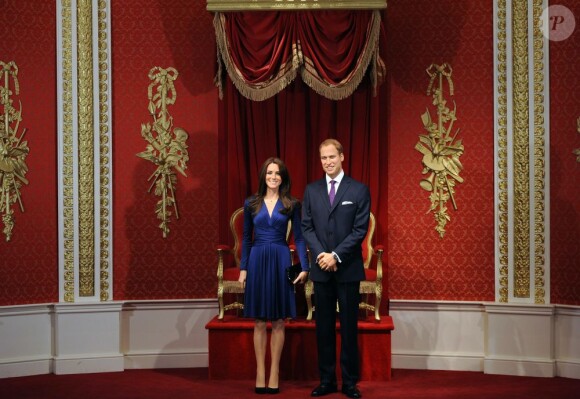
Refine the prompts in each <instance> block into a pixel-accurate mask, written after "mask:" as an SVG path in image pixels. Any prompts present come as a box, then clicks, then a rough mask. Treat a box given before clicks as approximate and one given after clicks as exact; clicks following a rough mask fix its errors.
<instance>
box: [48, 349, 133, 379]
mask: <svg viewBox="0 0 580 399" xmlns="http://www.w3.org/2000/svg"><path fill="white" fill-rule="evenodd" d="M123 366H124V359H123V356H122V355H121V356H119V355H118V354H110V355H107V354H103V355H99V356H94V355H91V356H90V357H89V356H66V357H55V358H54V373H55V374H86V373H105V372H107V373H108V372H115V371H123V370H124V367H123Z"/></svg>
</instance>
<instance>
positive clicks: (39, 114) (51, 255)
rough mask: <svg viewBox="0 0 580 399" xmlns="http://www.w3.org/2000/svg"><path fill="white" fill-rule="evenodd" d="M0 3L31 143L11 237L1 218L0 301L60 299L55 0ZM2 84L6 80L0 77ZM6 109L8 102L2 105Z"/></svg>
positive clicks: (4, 43) (0, 25) (18, 103)
mask: <svg viewBox="0 0 580 399" xmlns="http://www.w3.org/2000/svg"><path fill="white" fill-rule="evenodd" d="M1 4H2V5H1V7H0V10H1V12H0V38H1V40H0V61H2V62H4V63H9V62H10V61H14V62H15V63H16V65H17V67H18V75H17V77H18V83H19V88H20V94H19V95H16V93H14V92H15V87H14V84H13V82H12V81H11V82H10V89H11V90H12V92H13V93H14V94H13V96H12V97H11V98H12V100H13V104H14V107H15V108H16V109H20V110H21V111H22V122H21V123H20V126H19V129H18V136H20V134H22V132H23V129H24V128H26V135H25V136H24V138H23V139H22V140H23V141H27V142H28V147H29V149H30V152H29V155H28V157H27V158H26V163H27V165H28V168H29V170H28V173H27V174H26V179H27V180H28V181H29V184H28V185H23V187H22V188H21V190H20V192H21V195H22V203H23V205H24V213H22V212H21V211H20V209H19V207H17V206H16V207H14V208H13V209H14V217H15V226H14V229H13V235H12V238H11V240H10V242H6V240H5V235H4V233H2V230H3V229H4V224H3V223H2V221H0V306H1V305H14V304H27V303H44V302H55V301H58V235H57V227H58V218H57V178H56V176H57V172H56V170H57V169H56V157H57V156H56V154H57V153H56V142H57V139H56V137H57V136H56V22H55V21H56V3H55V2H54V1H41V2H39V1H35V0H5V1H3V2H2V3H1ZM2 87H4V81H2ZM0 109H1V110H2V111H1V112H3V107H0Z"/></svg>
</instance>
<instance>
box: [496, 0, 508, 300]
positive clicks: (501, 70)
mask: <svg viewBox="0 0 580 399" xmlns="http://www.w3.org/2000/svg"><path fill="white" fill-rule="evenodd" d="M506 21H507V15H506V0H499V1H498V2H497V23H496V30H497V50H496V51H497V60H496V62H497V67H496V76H497V81H496V90H497V100H496V101H497V116H496V118H497V138H496V142H497V144H496V147H497V156H496V160H497V165H496V170H497V174H496V176H497V178H496V179H497V183H496V186H497V210H496V213H497V224H498V227H497V234H498V237H496V242H497V243H498V244H497V245H498V256H499V259H498V261H499V265H498V284H499V288H498V290H497V291H498V294H499V295H498V301H499V302H505V303H507V302H508V296H509V288H508V284H509V227H508V220H509V216H508V208H509V207H508V197H509V192H508V97H507V31H506Z"/></svg>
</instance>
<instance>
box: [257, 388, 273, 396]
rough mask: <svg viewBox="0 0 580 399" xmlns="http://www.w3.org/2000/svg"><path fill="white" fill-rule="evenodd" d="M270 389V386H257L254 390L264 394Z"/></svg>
mask: <svg viewBox="0 0 580 399" xmlns="http://www.w3.org/2000/svg"><path fill="white" fill-rule="evenodd" d="M268 389H269V388H266V387H256V389H255V390H254V392H256V393H257V394H258V395H263V394H265V393H268Z"/></svg>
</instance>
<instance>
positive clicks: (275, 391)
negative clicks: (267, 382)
mask: <svg viewBox="0 0 580 399" xmlns="http://www.w3.org/2000/svg"><path fill="white" fill-rule="evenodd" d="M266 391H267V392H268V393H269V394H270V395H275V394H277V393H280V388H270V387H268V388H266Z"/></svg>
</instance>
